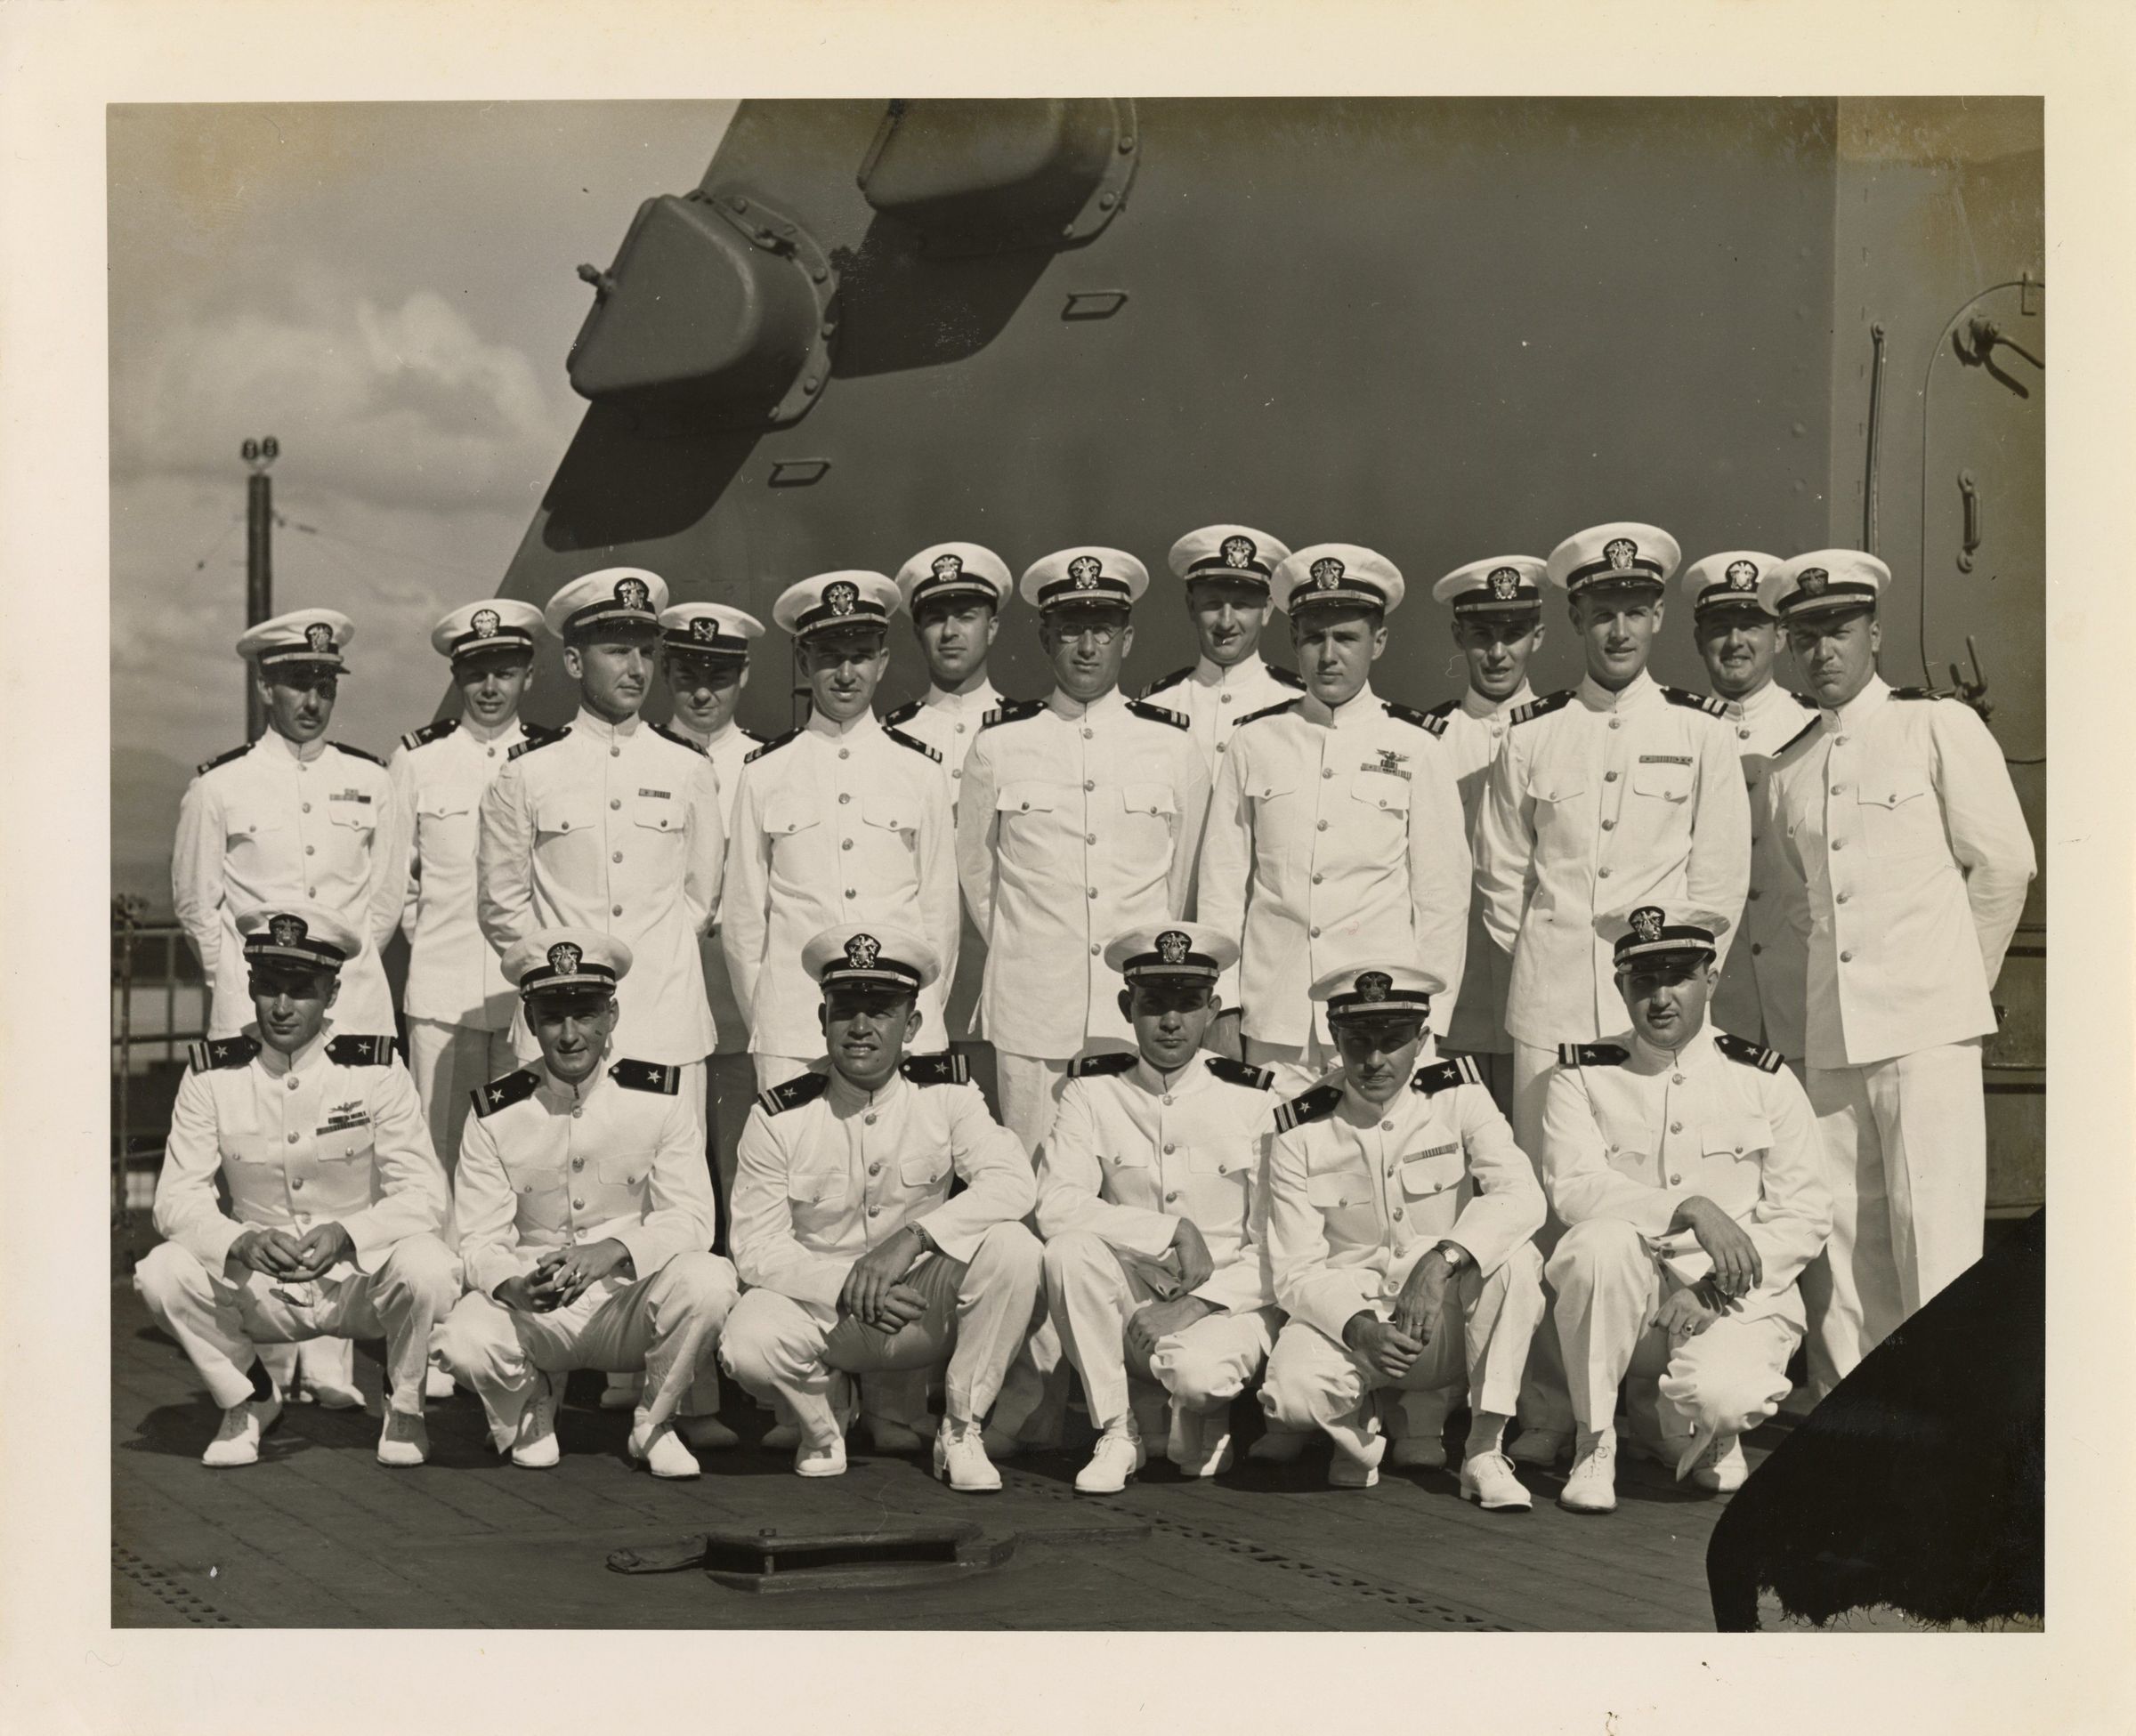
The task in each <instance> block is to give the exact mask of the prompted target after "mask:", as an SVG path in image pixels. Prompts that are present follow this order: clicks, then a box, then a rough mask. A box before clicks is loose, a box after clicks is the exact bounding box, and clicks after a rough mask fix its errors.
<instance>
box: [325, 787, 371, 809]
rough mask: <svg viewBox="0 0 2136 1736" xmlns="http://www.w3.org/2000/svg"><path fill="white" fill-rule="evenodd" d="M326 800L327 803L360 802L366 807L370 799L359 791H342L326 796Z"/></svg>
mask: <svg viewBox="0 0 2136 1736" xmlns="http://www.w3.org/2000/svg"><path fill="white" fill-rule="evenodd" d="M327 800H328V801H329V802H360V803H363V804H364V805H365V806H366V807H368V806H369V805H370V801H371V798H370V797H369V796H368V795H365V794H364V793H363V792H362V791H361V790H360V789H344V790H342V791H340V792H339V793H338V794H336V795H328V797H327Z"/></svg>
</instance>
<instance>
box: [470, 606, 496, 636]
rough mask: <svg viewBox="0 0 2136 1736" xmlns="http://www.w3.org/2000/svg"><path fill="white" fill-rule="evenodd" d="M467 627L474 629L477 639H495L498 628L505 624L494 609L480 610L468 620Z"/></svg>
mask: <svg viewBox="0 0 2136 1736" xmlns="http://www.w3.org/2000/svg"><path fill="white" fill-rule="evenodd" d="M467 625H468V626H471V627H473V629H474V636H475V637H476V638H477V639H494V638H496V637H497V630H498V627H499V626H501V625H503V624H502V623H501V622H500V621H499V620H498V614H497V610H494V609H478V610H475V611H474V613H473V615H472V616H470V617H469V618H468V621H467Z"/></svg>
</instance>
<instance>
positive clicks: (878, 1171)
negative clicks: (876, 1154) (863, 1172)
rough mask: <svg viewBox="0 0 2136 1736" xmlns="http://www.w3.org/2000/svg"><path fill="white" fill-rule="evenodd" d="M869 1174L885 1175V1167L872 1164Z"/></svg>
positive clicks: (869, 1167)
mask: <svg viewBox="0 0 2136 1736" xmlns="http://www.w3.org/2000/svg"><path fill="white" fill-rule="evenodd" d="M868 1173H869V1174H870V1175H881V1174H882V1173H883V1167H882V1165H880V1164H879V1163H871V1164H870V1165H869V1166H868Z"/></svg>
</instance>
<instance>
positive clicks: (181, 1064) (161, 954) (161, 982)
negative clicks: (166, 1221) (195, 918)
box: [111, 898, 208, 1236]
mask: <svg viewBox="0 0 2136 1736" xmlns="http://www.w3.org/2000/svg"><path fill="white" fill-rule="evenodd" d="M207 1004H208V985H207V983H206V981H205V980H204V978H203V977H202V975H201V972H200V966H199V962H198V960H197V959H196V958H195V957H193V952H192V949H191V947H190V945H189V944H188V942H187V941H186V938H185V931H184V930H183V929H182V928H181V927H179V926H178V925H177V924H176V923H174V922H156V921H150V920H148V919H147V917H146V916H145V915H144V914H143V911H142V906H141V905H140V904H139V902H138V901H137V900H132V899H125V898H117V899H114V900H112V903H111V1228H112V1232H113V1234H114V1235H115V1236H124V1235H125V1233H126V1232H127V1231H128V1230H129V1229H130V1228H131V1227H132V1220H133V1218H134V1215H136V1214H139V1213H143V1212H145V1211H146V1210H147V1208H148V1207H149V1205H150V1200H151V1199H152V1198H153V1195H154V1191H155V1185H156V1168H157V1165H158V1161H159V1160H160V1159H161V1156H162V1152H163V1143H164V1139H165V1137H166V1134H168V1132H169V1130H170V1107H171V1102H172V1101H173V1099H174V1096H175V1095H176V1093H177V1086H178V1080H179V1078H181V1077H182V1074H183V1072H184V1070H185V1062H186V1046H187V1045H188V1044H190V1043H192V1042H195V1041H198V1039H199V1038H203V1037H205V1036H206V1035H207Z"/></svg>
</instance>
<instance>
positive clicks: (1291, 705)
mask: <svg viewBox="0 0 2136 1736" xmlns="http://www.w3.org/2000/svg"><path fill="white" fill-rule="evenodd" d="M1297 709H1298V701H1297V700H1296V699H1279V700H1277V701H1276V702H1275V704H1274V705H1272V706H1263V707H1261V708H1260V709H1259V710H1258V711H1250V712H1248V713H1247V714H1246V715H1245V716H1243V717H1242V718H1240V719H1239V722H1238V723H1234V724H1233V725H1232V728H1233V729H1234V730H1235V729H1237V728H1239V727H1240V725H1241V724H1244V723H1254V722H1257V721H1258V719H1260V718H1263V717H1281V716H1282V715H1283V714H1284V713H1285V712H1287V711H1296V710H1297Z"/></svg>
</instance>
